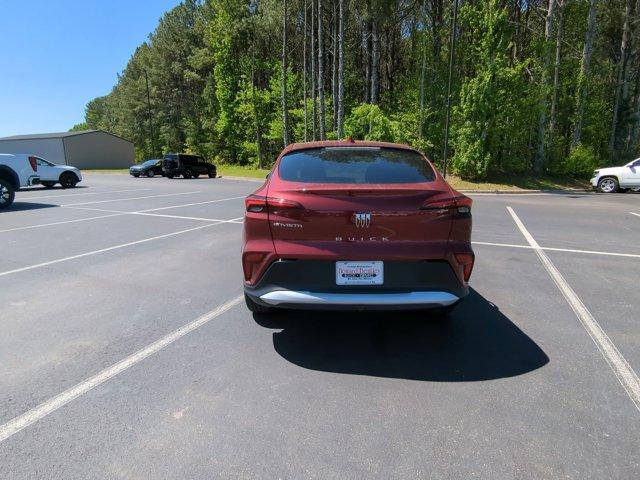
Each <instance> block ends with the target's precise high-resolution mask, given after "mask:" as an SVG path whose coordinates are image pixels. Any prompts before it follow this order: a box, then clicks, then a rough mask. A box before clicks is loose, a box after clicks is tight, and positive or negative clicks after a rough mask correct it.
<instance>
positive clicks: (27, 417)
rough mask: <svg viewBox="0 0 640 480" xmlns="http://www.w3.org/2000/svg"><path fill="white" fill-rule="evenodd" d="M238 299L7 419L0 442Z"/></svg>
mask: <svg viewBox="0 0 640 480" xmlns="http://www.w3.org/2000/svg"><path fill="white" fill-rule="evenodd" d="M242 299H243V296H242V295H239V296H237V297H235V298H232V299H231V300H228V301H227V302H225V303H223V304H222V305H220V306H218V307H216V308H214V309H213V310H211V311H209V312H207V313H205V314H204V315H202V316H201V317H198V318H196V319H195V320H193V321H192V322H189V323H187V324H186V325H183V326H182V327H180V328H178V329H177V330H174V331H173V332H171V333H169V334H168V335H166V336H164V337H162V338H161V339H159V340H157V341H155V342H153V343H151V344H150V345H147V346H146V347H144V348H143V349H141V350H138V351H137V352H136V353H134V354H133V355H130V356H128V357H127V358H125V359H123V360H120V361H119V362H118V363H116V364H114V365H112V366H110V367H108V368H105V369H104V370H102V371H101V372H99V373H97V374H96V375H94V376H92V377H90V378H87V379H86V380H84V381H82V382H80V383H79V384H77V385H75V386H74V387H71V388H69V389H68V390H65V391H64V392H62V393H60V394H59V395H56V396H55V397H53V398H51V399H49V400H47V401H46V402H44V403H41V404H40V405H38V406H37V407H35V408H32V409H31V410H29V411H27V412H25V413H23V414H22V415H20V416H18V417H15V418H13V419H12V420H9V421H8V422H7V423H5V424H4V425H1V426H0V442H3V441H5V440H6V439H8V438H9V437H11V436H12V435H15V434H16V433H18V432H19V431H20V430H22V429H23V428H25V427H28V426H29V425H31V424H33V423H35V422H37V421H38V420H41V419H42V418H44V417H46V416H47V415H49V414H50V413H52V412H54V411H56V410H58V409H59V408H60V407H63V406H64V405H66V404H67V403H69V402H71V401H72V400H75V399H76V398H78V397H80V396H81V395H84V394H85V393H87V392H88V391H89V390H91V389H93V388H95V387H97V386H98V385H100V384H102V383H104V382H106V381H107V380H109V379H111V378H113V377H115V376H116V375H118V374H120V373H122V372H124V371H125V370H127V369H129V368H131V367H132V366H134V365H135V364H137V363H140V362H141V361H142V360H144V359H145V358H147V357H149V356H151V355H153V354H154V353H157V352H159V351H160V350H162V349H163V348H165V347H166V346H168V345H171V344H172V343H173V342H175V341H176V340H179V339H180V338H182V337H184V336H185V335H186V334H188V333H190V332H193V331H194V330H196V329H198V328H200V327H202V326H203V325H205V324H207V323H208V322H210V321H211V320H213V319H214V318H216V317H219V316H220V315H222V314H223V313H225V312H226V311H227V310H229V309H231V308H233V307H235V306H236V305H238V304H239V303H240V302H241V301H242Z"/></svg>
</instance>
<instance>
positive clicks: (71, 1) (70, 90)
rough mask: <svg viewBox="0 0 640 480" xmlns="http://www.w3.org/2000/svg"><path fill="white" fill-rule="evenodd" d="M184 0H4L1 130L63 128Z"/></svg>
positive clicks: (0, 5)
mask: <svg viewBox="0 0 640 480" xmlns="http://www.w3.org/2000/svg"><path fill="white" fill-rule="evenodd" d="M178 3H179V0H83V1H80V0H22V1H13V0H0V137H3V136H6V135H15V134H27V133H44V132H57V131H66V130H68V129H69V128H71V127H72V126H73V125H74V124H76V123H79V122H82V121H83V120H84V107H85V105H86V103H87V102H88V101H89V100H91V99H92V98H94V97H97V96H100V95H105V94H107V93H109V91H110V90H111V88H112V87H113V85H114V84H115V82H116V80H117V75H118V73H119V72H121V71H122V70H123V69H124V67H125V66H126V64H127V61H128V60H129V57H130V56H131V54H132V53H133V51H134V50H135V48H136V46H138V45H139V44H140V43H142V42H143V41H145V40H146V39H147V36H148V35H149V33H151V32H152V31H153V30H154V28H155V27H156V25H157V23H158V20H159V19H160V17H161V16H162V14H163V13H164V12H166V11H167V10H169V9H171V8H172V7H174V6H175V5H177V4H178Z"/></svg>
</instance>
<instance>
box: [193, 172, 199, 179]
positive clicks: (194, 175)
mask: <svg viewBox="0 0 640 480" xmlns="http://www.w3.org/2000/svg"><path fill="white" fill-rule="evenodd" d="M191 176H192V177H193V178H198V177H199V176H200V174H199V173H198V172H194V173H193V174H192V175H191Z"/></svg>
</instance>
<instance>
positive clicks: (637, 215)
mask: <svg viewBox="0 0 640 480" xmlns="http://www.w3.org/2000/svg"><path fill="white" fill-rule="evenodd" d="M629 213H630V214H631V215H635V216H636V217H640V213H634V212H629Z"/></svg>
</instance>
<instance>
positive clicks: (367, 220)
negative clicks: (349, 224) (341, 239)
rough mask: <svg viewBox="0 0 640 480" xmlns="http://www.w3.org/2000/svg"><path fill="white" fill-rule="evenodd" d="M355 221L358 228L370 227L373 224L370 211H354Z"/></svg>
mask: <svg viewBox="0 0 640 480" xmlns="http://www.w3.org/2000/svg"><path fill="white" fill-rule="evenodd" d="M353 223H355V224H356V228H369V226H370V225H371V214H370V213H354V214H353Z"/></svg>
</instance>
